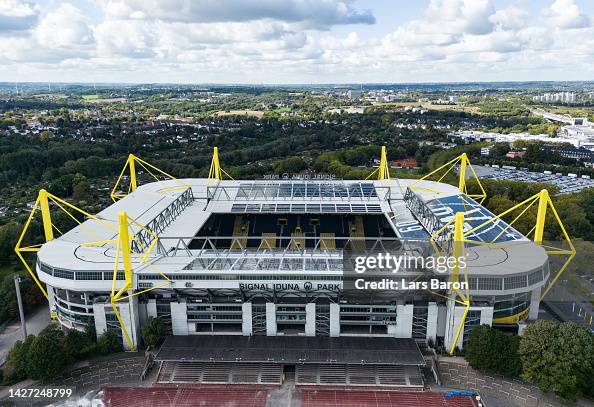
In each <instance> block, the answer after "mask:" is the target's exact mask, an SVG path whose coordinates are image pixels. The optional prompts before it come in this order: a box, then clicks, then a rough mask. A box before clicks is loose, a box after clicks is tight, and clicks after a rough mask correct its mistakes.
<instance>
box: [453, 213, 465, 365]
mask: <svg viewBox="0 0 594 407" xmlns="http://www.w3.org/2000/svg"><path fill="white" fill-rule="evenodd" d="M452 254H453V257H454V261H455V263H454V270H453V272H452V280H453V282H455V283H456V282H459V280H460V272H461V269H460V262H459V259H460V258H461V257H465V253H464V212H456V215H455V217H454V247H453V253H452ZM463 273H464V281H465V283H466V287H468V274H467V273H466V270H464V271H463ZM454 291H455V293H456V295H459V296H460V297H461V298H462V303H463V304H464V307H465V308H464V313H463V314H462V320H461V321H460V326H459V327H458V330H457V331H456V336H455V337H454V341H453V342H452V346H451V348H450V355H452V354H453V353H454V351H455V350H456V344H457V343H458V338H460V335H461V334H462V330H463V329H464V323H465V322H466V317H467V315H468V311H469V310H470V295H469V293H468V291H467V292H466V294H464V293H462V291H459V290H457V289H456V290H454ZM454 310H455V307H454ZM454 317H455V311H454Z"/></svg>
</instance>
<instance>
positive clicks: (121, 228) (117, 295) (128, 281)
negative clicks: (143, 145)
mask: <svg viewBox="0 0 594 407" xmlns="http://www.w3.org/2000/svg"><path fill="white" fill-rule="evenodd" d="M132 225H135V226H136V227H138V228H140V229H142V230H144V231H145V232H147V233H149V234H151V236H152V237H153V241H152V243H151V244H150V245H149V246H148V247H144V254H143V255H142V256H141V255H140V254H137V253H133V252H132V248H131V242H132V241H133V240H136V235H135V234H134V232H133V231H132V233H130V232H131V226H132ZM158 239H159V237H158V236H157V235H156V234H155V233H154V232H152V231H150V230H148V229H147V228H146V227H144V226H142V225H141V224H140V223H138V222H137V221H136V220H134V219H132V218H130V217H129V216H128V215H127V213H126V212H124V211H121V212H119V213H118V235H117V238H116V239H115V240H113V241H111V243H115V249H116V255H115V262H114V267H113V278H112V285H111V298H110V303H111V307H112V309H113V311H114V313H115V315H116V318H117V320H118V323H119V324H120V328H121V330H122V336H123V337H124V339H125V340H126V342H127V343H128V346H129V348H130V350H131V351H133V352H134V351H135V346H134V342H133V341H132V339H131V338H130V335H129V333H128V331H127V329H126V327H125V324H124V322H123V321H122V317H121V315H120V312H119V309H118V306H117V304H116V303H117V302H118V301H123V300H125V299H128V301H131V298H132V297H134V296H137V295H140V294H143V293H146V292H148V291H152V290H156V289H158V288H163V287H166V286H168V285H170V284H171V283H172V282H173V281H172V280H171V279H170V278H169V277H168V276H167V275H165V274H163V273H162V272H161V271H160V270H158V269H157V268H156V267H155V266H154V265H153V264H151V263H149V262H148V257H149V255H150V254H151V252H152V251H153V249H154V248H155V247H156V245H157V240H158ZM95 243H96V244H102V243H103V242H95ZM91 244H93V243H91ZM120 256H121V259H122V266H123V268H124V285H123V286H122V287H121V288H120V289H119V290H117V288H116V285H117V274H118V271H119V269H120ZM132 256H137V257H138V260H139V262H140V264H148V267H150V268H151V269H153V270H154V271H156V272H157V273H158V274H160V275H161V277H163V279H165V283H163V284H159V285H156V286H153V287H149V288H147V289H144V290H140V291H134V269H133V265H132ZM116 290H117V291H116ZM126 292H127V294H126V295H124V294H125V293H126Z"/></svg>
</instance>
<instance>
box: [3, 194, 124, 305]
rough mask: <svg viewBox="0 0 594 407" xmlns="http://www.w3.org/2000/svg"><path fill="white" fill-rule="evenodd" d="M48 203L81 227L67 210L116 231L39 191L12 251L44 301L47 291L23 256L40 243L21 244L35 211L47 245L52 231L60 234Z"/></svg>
mask: <svg viewBox="0 0 594 407" xmlns="http://www.w3.org/2000/svg"><path fill="white" fill-rule="evenodd" d="M50 202H52V203H53V204H54V205H55V206H56V207H57V208H58V209H60V210H62V211H63V212H64V213H66V214H67V215H68V216H69V217H70V218H71V219H73V220H74V221H75V222H77V223H78V224H79V225H81V226H82V222H80V221H79V220H78V219H76V217H75V216H73V215H72V213H70V212H69V211H68V209H71V210H73V211H76V212H78V213H80V214H82V215H83V216H85V217H87V218H90V219H93V220H95V221H97V222H99V223H101V224H102V225H103V226H106V227H109V228H111V229H113V230H114V231H115V230H116V229H115V227H114V226H113V225H111V224H110V223H109V222H106V221H105V220H103V219H99V218H97V217H96V216H94V215H91V214H90V213H88V212H86V211H83V210H82V209H80V208H78V207H76V206H74V205H72V204H71V203H69V202H66V201H65V200H63V199H61V198H58V197H57V196H55V195H53V194H51V193H49V192H47V191H46V190H45V189H42V190H40V191H39V193H38V195H37V199H36V200H35V204H34V205H33V208H32V209H31V212H29V216H28V217H27V221H26V222H25V226H23V230H22V232H21V234H20V236H19V239H18V240H17V243H16V244H15V246H14V251H15V253H16V255H17V257H18V258H19V260H20V261H21V263H22V264H23V266H24V267H25V270H27V272H28V273H29V275H30V276H31V278H32V279H33V280H34V281H35V284H37V286H38V287H39V289H40V290H41V292H42V293H43V295H44V296H45V298H46V299H47V298H48V295H47V291H46V290H45V288H44V287H43V285H42V284H41V282H40V281H39V279H38V278H37V274H36V273H35V272H34V271H33V269H32V268H31V267H30V266H29V263H27V261H26V260H25V258H24V256H23V254H24V253H31V252H38V251H39V249H40V248H41V245H42V243H39V244H34V245H29V246H24V245H23V242H24V240H25V236H26V234H27V231H28V230H29V227H30V226H31V222H32V220H33V218H34V217H35V214H36V213H37V210H40V211H41V221H42V226H43V232H44V238H45V239H44V240H45V242H46V243H47V242H49V241H51V240H53V239H54V229H55V230H56V231H58V233H60V234H61V232H60V230H59V229H58V228H57V227H56V225H54V224H53V223H52V217H51V211H50V205H49V204H50ZM82 227H83V229H84V230H85V231H87V232H88V233H89V234H91V235H94V233H93V232H92V231H91V230H89V229H88V228H85V227H84V226H82Z"/></svg>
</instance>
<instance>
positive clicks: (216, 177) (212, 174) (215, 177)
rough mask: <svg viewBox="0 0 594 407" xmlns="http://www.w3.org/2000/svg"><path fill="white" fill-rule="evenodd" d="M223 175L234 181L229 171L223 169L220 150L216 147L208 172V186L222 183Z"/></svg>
mask: <svg viewBox="0 0 594 407" xmlns="http://www.w3.org/2000/svg"><path fill="white" fill-rule="evenodd" d="M223 175H225V176H227V178H229V179H233V177H232V176H231V175H229V174H228V173H227V171H225V170H224V169H223V167H221V162H220V161H219V148H218V147H215V148H214V149H213V152H212V160H211V162H210V170H209V171H208V181H207V184H208V185H211V184H212V183H213V181H214V183H217V182H218V181H221V180H222V179H223Z"/></svg>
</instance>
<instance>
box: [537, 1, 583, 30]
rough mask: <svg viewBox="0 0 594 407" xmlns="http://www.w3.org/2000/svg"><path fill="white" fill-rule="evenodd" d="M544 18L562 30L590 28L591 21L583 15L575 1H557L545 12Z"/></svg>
mask: <svg viewBox="0 0 594 407" xmlns="http://www.w3.org/2000/svg"><path fill="white" fill-rule="evenodd" d="M543 16H544V17H545V18H546V19H548V20H549V21H550V22H551V23H552V24H553V25H555V26H556V27H559V28H562V29H572V28H585V27H589V26H590V19H589V18H588V16H586V15H584V14H582V12H581V11H580V9H579V7H578V6H577V4H575V3H574V1H573V0H555V2H553V4H551V6H550V7H549V8H547V9H545V10H544V11H543Z"/></svg>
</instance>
